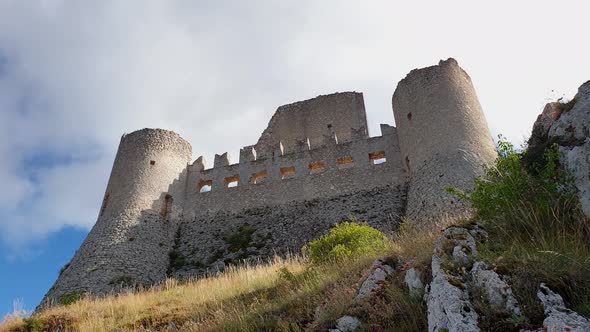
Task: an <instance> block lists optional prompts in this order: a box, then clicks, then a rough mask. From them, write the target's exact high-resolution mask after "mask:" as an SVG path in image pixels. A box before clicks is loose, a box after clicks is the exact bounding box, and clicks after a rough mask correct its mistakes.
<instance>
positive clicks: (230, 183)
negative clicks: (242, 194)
mask: <svg viewBox="0 0 590 332" xmlns="http://www.w3.org/2000/svg"><path fill="white" fill-rule="evenodd" d="M238 182H240V176H239V175H234V176H230V177H227V178H225V187H226V188H235V187H237V186H238Z"/></svg>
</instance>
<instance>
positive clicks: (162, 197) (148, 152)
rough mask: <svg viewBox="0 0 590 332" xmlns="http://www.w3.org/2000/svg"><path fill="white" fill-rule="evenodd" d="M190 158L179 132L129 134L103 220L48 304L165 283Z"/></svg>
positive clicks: (100, 218) (121, 148)
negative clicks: (70, 297)
mask: <svg viewBox="0 0 590 332" xmlns="http://www.w3.org/2000/svg"><path fill="white" fill-rule="evenodd" d="M190 159H191V146H190V144H189V143H188V142H186V141H185V140H184V139H182V138H181V137H180V136H179V135H178V134H176V133H174V132H171V131H167V130H161V129H142V130H138V131H136V132H133V133H131V134H127V135H123V137H122V138H121V142H120V144H119V150H118V151H117V156H116V157H115V162H114V165H113V169H112V171H111V176H110V178H109V183H108V185H107V189H106V193H105V196H104V199H103V202H102V206H101V209H100V212H99V216H98V220H97V221H96V224H95V225H94V227H93V228H92V230H91V231H90V234H89V235H88V237H87V238H86V240H85V241H84V243H83V244H82V246H81V247H80V249H79V250H78V251H77V252H76V254H75V255H74V258H73V259H72V261H71V262H70V264H69V265H67V266H66V267H65V269H63V270H62V271H61V272H60V276H59V278H58V280H57V281H56V283H55V284H54V285H53V287H52V288H51V289H50V290H49V292H48V294H47V295H46V298H45V299H44V301H43V302H42V305H46V304H50V303H51V302H55V301H59V299H60V298H62V297H63V296H64V295H67V294H70V293H72V292H81V293H84V292H87V293H92V294H103V293H107V292H110V291H111V290H113V289H117V288H121V287H128V286H133V285H139V284H144V285H148V284H152V283H155V282H159V281H162V280H164V279H165V277H166V268H167V266H168V260H169V258H168V253H169V251H170V250H171V247H172V243H173V239H174V233H175V231H176V222H177V221H178V220H179V218H180V216H181V215H182V203H183V198H184V192H185V184H186V181H185V180H186V167H187V164H188V163H189V162H190Z"/></svg>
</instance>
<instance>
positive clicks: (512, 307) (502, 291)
mask: <svg viewBox="0 0 590 332" xmlns="http://www.w3.org/2000/svg"><path fill="white" fill-rule="evenodd" d="M470 275H471V280H472V283H473V286H475V287H477V288H479V289H481V290H482V291H483V293H484V294H485V296H486V298H487V300H488V302H489V303H490V305H491V306H493V307H494V308H496V309H500V310H506V311H507V312H509V313H512V314H514V315H516V316H520V315H521V314H522V311H521V309H520V306H519V305H518V301H517V300H516V298H515V297H514V295H513V294H512V288H511V287H510V286H509V285H508V284H507V283H506V282H505V281H504V280H503V279H502V278H501V277H500V276H499V275H498V274H497V273H496V272H494V271H491V270H488V267H487V265H486V264H485V263H484V262H476V263H475V264H473V268H472V269H471V272H470Z"/></svg>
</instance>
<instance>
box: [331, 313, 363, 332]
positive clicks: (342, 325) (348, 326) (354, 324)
mask: <svg viewBox="0 0 590 332" xmlns="http://www.w3.org/2000/svg"><path fill="white" fill-rule="evenodd" d="M359 326H361V322H360V321H359V320H358V318H356V317H352V316H348V315H347V316H342V317H340V318H338V320H337V321H336V328H337V330H338V331H341V332H351V331H354V330H356V329H357V328H358V327H359Z"/></svg>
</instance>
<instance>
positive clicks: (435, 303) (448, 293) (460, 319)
mask: <svg viewBox="0 0 590 332" xmlns="http://www.w3.org/2000/svg"><path fill="white" fill-rule="evenodd" d="M477 320H478V315H477V313H476V312H475V309H474V308H473V306H472V305H471V303H470V302H469V295H468V293H467V290H465V289H460V288H459V287H456V286H453V285H451V284H450V283H449V281H448V279H447V277H446V275H445V274H444V273H438V274H437V275H436V276H435V277H434V279H433V280H432V283H431V284H430V292H429V294H428V330H429V331H434V332H437V331H439V330H440V329H448V330H449V331H457V332H474V331H479V327H478V326H477Z"/></svg>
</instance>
